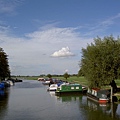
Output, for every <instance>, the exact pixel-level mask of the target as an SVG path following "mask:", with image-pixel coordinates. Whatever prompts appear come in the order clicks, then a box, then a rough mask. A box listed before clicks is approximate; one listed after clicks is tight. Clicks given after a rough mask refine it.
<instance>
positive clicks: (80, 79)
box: [20, 76, 120, 86]
mask: <svg viewBox="0 0 120 120" xmlns="http://www.w3.org/2000/svg"><path fill="white" fill-rule="evenodd" d="M20 78H21V79H26V80H37V79H38V78H39V76H27V77H20ZM46 78H47V77H46ZM53 78H55V79H59V80H64V81H68V82H70V83H79V84H82V85H84V86H88V81H87V80H86V79H85V78H84V77H83V76H81V77H77V76H70V77H69V78H68V79H67V80H66V79H65V78H64V77H53ZM115 82H116V84H117V86H120V80H116V81H115Z"/></svg>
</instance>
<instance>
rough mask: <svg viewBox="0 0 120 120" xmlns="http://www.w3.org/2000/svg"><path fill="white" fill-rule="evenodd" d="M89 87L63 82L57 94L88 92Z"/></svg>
mask: <svg viewBox="0 0 120 120" xmlns="http://www.w3.org/2000/svg"><path fill="white" fill-rule="evenodd" d="M86 92H87V89H85V88H83V86H82V85H80V84H61V85H60V87H58V88H57V90H56V92H55V93H56V95H62V94H81V93H82V94H83V93H86Z"/></svg>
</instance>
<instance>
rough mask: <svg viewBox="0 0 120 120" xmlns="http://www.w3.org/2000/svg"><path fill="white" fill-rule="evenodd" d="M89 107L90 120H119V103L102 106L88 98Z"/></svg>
mask: <svg viewBox="0 0 120 120" xmlns="http://www.w3.org/2000/svg"><path fill="white" fill-rule="evenodd" d="M87 105H88V109H89V113H88V118H90V119H89V120H91V118H92V119H95V120H98V119H99V120H102V119H105V120H114V119H115V120H119V119H120V110H119V109H118V104H117V103H107V104H100V103H98V102H95V101H93V100H91V99H88V98H87Z"/></svg>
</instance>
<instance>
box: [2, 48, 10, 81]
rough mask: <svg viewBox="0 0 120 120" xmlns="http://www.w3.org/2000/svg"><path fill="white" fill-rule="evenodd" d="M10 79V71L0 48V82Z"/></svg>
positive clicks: (4, 54)
mask: <svg viewBox="0 0 120 120" xmlns="http://www.w3.org/2000/svg"><path fill="white" fill-rule="evenodd" d="M5 77H10V69H9V65H8V58H7V55H6V53H5V52H4V51H3V49H2V48H0V80H4V79H5Z"/></svg>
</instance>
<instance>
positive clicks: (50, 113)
mask: <svg viewBox="0 0 120 120" xmlns="http://www.w3.org/2000/svg"><path fill="white" fill-rule="evenodd" d="M47 88H48V86H46V85H43V84H42V83H41V82H39V81H34V80H23V82H20V83H15V85H14V86H11V87H10V88H8V89H7V90H6V93H5V95H4V96H3V97H1V96H0V120H120V105H119V104H107V105H106V106H103V105H100V104H97V103H96V102H93V101H91V100H89V99H87V97H86V96H82V95H81V96H70V95H69V96H55V93H54V92H48V91H47Z"/></svg>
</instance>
